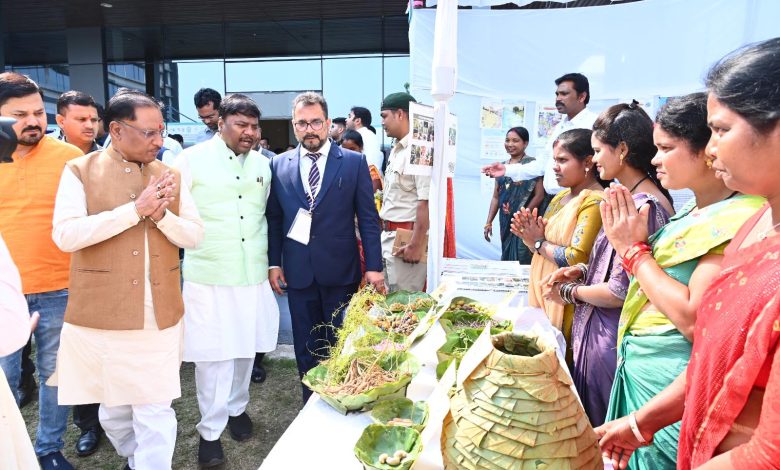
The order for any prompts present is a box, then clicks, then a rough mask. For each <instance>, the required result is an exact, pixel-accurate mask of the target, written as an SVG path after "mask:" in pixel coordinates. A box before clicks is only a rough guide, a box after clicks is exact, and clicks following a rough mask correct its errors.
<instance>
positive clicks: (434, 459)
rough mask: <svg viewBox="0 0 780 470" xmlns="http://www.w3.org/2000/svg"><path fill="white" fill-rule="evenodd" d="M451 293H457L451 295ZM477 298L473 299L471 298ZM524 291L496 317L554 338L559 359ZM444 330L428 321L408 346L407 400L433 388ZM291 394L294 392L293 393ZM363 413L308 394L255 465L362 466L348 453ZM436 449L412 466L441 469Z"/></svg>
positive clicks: (364, 420)
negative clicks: (414, 365) (412, 359)
mask: <svg viewBox="0 0 780 470" xmlns="http://www.w3.org/2000/svg"><path fill="white" fill-rule="evenodd" d="M456 295H457V293H456ZM477 300H479V299H477ZM524 304H525V295H524V294H518V295H517V296H515V298H514V299H512V301H511V302H509V303H508V306H505V307H503V308H501V309H500V310H499V311H498V313H497V317H499V318H510V319H511V320H512V321H513V323H514V331H532V330H533V331H542V332H545V333H548V334H551V335H554V336H555V337H556V338H557V339H558V345H559V357H561V360H562V357H563V355H562V351H563V345H564V342H563V337H562V336H561V334H560V332H559V331H558V330H556V329H555V328H553V327H552V325H551V324H550V322H549V321H548V319H547V317H546V316H545V315H544V313H543V312H542V311H541V309H538V308H530V307H522V305H524ZM444 339H445V338H444V330H442V328H441V326H440V325H439V324H438V322H437V323H436V324H434V325H433V326H432V327H431V329H430V331H428V333H427V334H426V335H425V336H424V337H423V338H422V339H421V340H419V341H418V342H417V344H415V345H414V346H412V348H411V350H410V351H411V352H412V353H413V354H414V355H415V356H416V357H417V359H418V360H419V361H420V371H419V372H418V374H417V375H416V376H415V377H414V379H413V380H412V382H411V383H410V384H409V389H408V391H407V394H406V396H407V397H408V398H410V399H412V400H415V401H416V400H427V399H428V397H429V396H430V395H431V392H432V391H433V389H434V387H435V386H436V383H437V381H436V365H437V364H438V359H437V358H436V350H437V349H439V347H441V345H442V344H444ZM296 393H297V391H296ZM371 423H372V421H371V417H370V416H369V413H368V412H364V413H350V414H348V415H346V416H345V415H342V414H341V413H339V412H338V411H336V410H334V409H333V408H331V407H330V405H328V404H327V403H325V402H324V401H323V400H321V399H320V398H319V396H318V395H317V394H314V395H312V397H311V398H310V399H309V401H308V402H307V403H306V406H304V408H303V409H302V410H301V412H300V414H299V415H298V417H297V418H295V420H294V421H293V422H292V424H290V426H289V427H288V428H287V430H286V431H285V433H284V434H283V435H282V437H281V438H280V439H279V441H277V443H276V445H275V446H274V448H273V449H271V453H270V454H268V457H266V459H265V460H264V461H263V464H262V465H261V466H260V468H261V469H262V470H289V469H304V468H321V469H339V470H350V469H355V470H360V469H362V468H363V466H362V465H361V464H360V462H359V461H358V460H357V458H356V457H355V455H354V453H353V448H354V446H355V442H357V440H358V438H359V437H360V435H361V433H362V432H363V429H364V428H365V427H366V426H367V425H369V424H371ZM428 426H437V427H438V428H439V429H438V432H437V433H436V434H437V435H436V439H434V442H438V436H439V435H440V431H441V429H440V428H441V423H434V422H429V423H428ZM442 467H443V464H442V458H441V451H440V448H439V446H438V445H428V446H426V447H425V448H424V450H423V453H422V455H421V456H420V458H419V459H418V460H417V462H416V463H415V466H414V469H415V470H428V469H431V470H433V469H441V468H442Z"/></svg>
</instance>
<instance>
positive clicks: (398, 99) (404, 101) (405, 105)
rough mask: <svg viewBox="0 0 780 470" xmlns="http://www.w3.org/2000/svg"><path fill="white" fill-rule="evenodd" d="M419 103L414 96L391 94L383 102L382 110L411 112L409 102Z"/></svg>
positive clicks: (404, 93) (401, 93)
mask: <svg viewBox="0 0 780 470" xmlns="http://www.w3.org/2000/svg"><path fill="white" fill-rule="evenodd" d="M410 101H412V102H415V103H416V102H417V100H416V99H414V96H412V95H410V94H409V93H406V92H403V91H402V92H398V93H391V94H389V95H387V96H385V99H384V100H382V107H381V109H403V110H404V111H409V102H410Z"/></svg>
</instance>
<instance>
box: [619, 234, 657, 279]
mask: <svg viewBox="0 0 780 470" xmlns="http://www.w3.org/2000/svg"><path fill="white" fill-rule="evenodd" d="M645 253H648V254H652V253H653V247H652V246H650V245H648V244H647V242H636V243H634V244H633V245H631V247H630V248H629V249H628V250H626V252H625V253H624V254H623V260H622V261H621V264H622V265H623V269H624V270H625V271H626V272H627V273H628V274H629V275H631V276H633V275H634V267H635V266H636V262H637V261H638V260H639V259H640V258H641V257H642V255H643V254H645Z"/></svg>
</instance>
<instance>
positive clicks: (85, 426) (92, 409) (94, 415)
mask: <svg viewBox="0 0 780 470" xmlns="http://www.w3.org/2000/svg"><path fill="white" fill-rule="evenodd" d="M99 408H100V405H99V404H97V403H92V404H90V405H75V406H74V407H73V424H75V425H76V426H78V427H79V429H81V432H86V431H89V430H90V429H92V428H100V419H98V409H99Z"/></svg>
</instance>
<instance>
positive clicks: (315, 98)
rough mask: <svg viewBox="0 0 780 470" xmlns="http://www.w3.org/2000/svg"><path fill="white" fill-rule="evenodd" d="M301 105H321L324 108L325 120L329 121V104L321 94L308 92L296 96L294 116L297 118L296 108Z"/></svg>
mask: <svg viewBox="0 0 780 470" xmlns="http://www.w3.org/2000/svg"><path fill="white" fill-rule="evenodd" d="M299 104H303V105H304V106H312V105H315V104H318V105H320V106H321V107H322V112H323V113H325V119H328V103H327V102H326V101H325V98H324V97H323V96H322V95H321V94H319V93H316V92H313V91H307V92H304V93H301V94H300V95H298V96H296V97H295V99H294V100H293V107H292V114H293V116H295V108H296V107H298V105H299Z"/></svg>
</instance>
